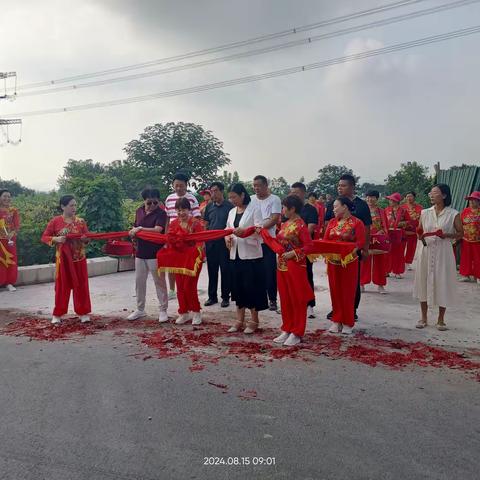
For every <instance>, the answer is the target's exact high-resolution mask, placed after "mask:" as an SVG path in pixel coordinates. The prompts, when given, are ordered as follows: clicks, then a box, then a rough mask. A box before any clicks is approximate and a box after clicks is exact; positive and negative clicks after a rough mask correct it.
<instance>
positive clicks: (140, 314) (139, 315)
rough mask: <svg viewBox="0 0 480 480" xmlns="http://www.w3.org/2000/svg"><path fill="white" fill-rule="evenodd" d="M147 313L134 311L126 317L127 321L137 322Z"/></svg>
mask: <svg viewBox="0 0 480 480" xmlns="http://www.w3.org/2000/svg"><path fill="white" fill-rule="evenodd" d="M146 316H147V313H146V312H145V311H144V310H135V311H134V312H133V313H131V314H130V315H129V316H128V317H127V320H138V319H139V318H142V317H146Z"/></svg>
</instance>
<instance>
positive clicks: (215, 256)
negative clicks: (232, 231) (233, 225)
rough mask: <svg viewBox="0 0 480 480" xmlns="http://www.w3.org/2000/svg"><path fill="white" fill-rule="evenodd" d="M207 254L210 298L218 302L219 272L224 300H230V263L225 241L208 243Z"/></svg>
mask: <svg viewBox="0 0 480 480" xmlns="http://www.w3.org/2000/svg"><path fill="white" fill-rule="evenodd" d="M205 250H206V253H207V268H208V298H209V299H211V300H218V296H217V290H218V270H219V269H220V273H221V291H222V300H229V299H230V278H231V277H230V275H231V274H230V262H229V254H230V252H229V251H228V248H227V246H226V245H225V241H224V240H223V239H221V240H213V241H210V242H206V247H205Z"/></svg>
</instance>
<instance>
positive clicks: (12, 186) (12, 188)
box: [0, 178, 35, 196]
mask: <svg viewBox="0 0 480 480" xmlns="http://www.w3.org/2000/svg"><path fill="white" fill-rule="evenodd" d="M2 188H5V189H7V190H8V191H9V192H10V193H11V194H12V195H13V196H17V195H33V194H34V193H35V190H32V189H31V188H26V187H24V186H23V185H22V184H21V183H20V182H17V181H16V180H2V179H1V178H0V190H1V189H2Z"/></svg>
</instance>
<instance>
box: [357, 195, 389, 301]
mask: <svg viewBox="0 0 480 480" xmlns="http://www.w3.org/2000/svg"><path fill="white" fill-rule="evenodd" d="M365 197H366V200H367V203H368V207H369V208H370V215H371V216H372V226H371V227H370V235H371V237H370V238H371V239H372V241H375V235H387V234H388V228H387V218H386V217H385V212H384V211H383V209H382V208H380V207H378V206H377V202H378V199H379V197H380V193H379V192H378V191H377V190H370V191H369V192H367V194H366V196H365ZM370 246H371V247H372V244H370ZM373 249H374V245H373ZM387 259H388V253H375V254H371V255H369V256H368V257H367V258H366V259H364V260H363V262H361V264H360V285H361V286H362V291H364V290H365V285H368V284H369V283H371V282H372V281H373V283H374V284H375V285H377V286H378V292H379V293H382V294H385V293H387V292H386V290H385V285H386V284H387V265H388V262H387Z"/></svg>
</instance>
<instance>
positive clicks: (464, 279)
mask: <svg viewBox="0 0 480 480" xmlns="http://www.w3.org/2000/svg"><path fill="white" fill-rule="evenodd" d="M458 281H459V282H470V281H471V280H470V277H462V278H460V280H458ZM7 288H8V285H7Z"/></svg>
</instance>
